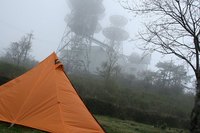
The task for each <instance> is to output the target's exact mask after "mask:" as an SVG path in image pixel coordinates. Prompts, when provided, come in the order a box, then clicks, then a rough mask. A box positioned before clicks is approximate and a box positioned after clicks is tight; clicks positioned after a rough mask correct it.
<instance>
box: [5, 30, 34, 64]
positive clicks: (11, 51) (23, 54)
mask: <svg viewBox="0 0 200 133" xmlns="http://www.w3.org/2000/svg"><path fill="white" fill-rule="evenodd" d="M32 38H33V34H32V33H30V34H27V35H26V36H23V37H22V38H21V39H20V41H18V42H12V43H11V45H10V47H9V48H8V49H7V50H6V55H5V57H4V60H6V61H7V62H10V63H13V64H16V65H24V64H25V63H26V61H27V59H28V57H29V53H30V51H31V41H32Z"/></svg>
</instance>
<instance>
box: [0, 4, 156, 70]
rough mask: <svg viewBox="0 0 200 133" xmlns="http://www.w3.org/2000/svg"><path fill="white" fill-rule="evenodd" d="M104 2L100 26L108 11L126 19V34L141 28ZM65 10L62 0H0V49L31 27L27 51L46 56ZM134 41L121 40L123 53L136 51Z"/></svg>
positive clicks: (60, 29) (60, 31) (57, 40)
mask: <svg viewBox="0 0 200 133" xmlns="http://www.w3.org/2000/svg"><path fill="white" fill-rule="evenodd" d="M104 6H105V9H106V11H105V15H106V16H105V17H104V20H102V25H103V27H106V26H107V25H109V20H108V18H109V16H110V15H115V14H119V15H123V16H125V17H127V18H128V20H129V23H128V25H127V26H126V30H127V31H128V32H129V34H130V38H134V37H135V34H136V33H137V32H138V31H139V30H141V29H142V28H143V27H142V24H141V22H142V21H143V20H142V19H141V18H139V19H138V18H135V17H134V16H132V15H131V14H130V13H128V12H127V11H126V10H124V9H123V8H122V7H121V6H120V5H119V3H118V2H117V0H104ZM67 13H69V8H68V7H67V3H66V2H65V0H0V53H2V52H3V51H4V48H7V47H8V46H9V44H10V43H11V42H14V41H19V40H20V38H21V37H22V36H23V35H25V34H26V33H30V32H31V31H33V34H34V40H33V43H32V46H33V47H32V53H31V54H32V55H33V56H34V57H35V59H37V60H39V61H40V60H42V59H44V58H46V57H47V56H48V55H49V54H51V53H52V52H53V51H56V49H57V47H58V45H59V43H60V40H61V37H62V34H63V32H64V28H65V25H66V23H65V21H64V18H65V15H66V14H67ZM99 40H101V39H99ZM102 41H103V40H102ZM134 43H136V42H134ZM134 43H125V44H124V48H123V50H124V53H125V54H130V53H131V52H133V51H136V52H137V51H138V50H137V48H136V47H135V45H134ZM159 57H160V56H159V55H158V54H154V55H153V56H152V61H151V64H152V66H153V65H154V64H156V63H157V62H158V60H160V58H159ZM152 68H153V67H152Z"/></svg>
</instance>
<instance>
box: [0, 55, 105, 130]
mask: <svg viewBox="0 0 200 133" xmlns="http://www.w3.org/2000/svg"><path fill="white" fill-rule="evenodd" d="M0 121H5V122H9V123H13V124H19V125H24V126H28V127H32V128H36V129H40V130H43V131H47V132H51V133H104V130H103V129H102V128H101V126H100V125H99V124H98V122H97V121H96V120H95V118H94V117H93V116H92V115H91V113H90V112H89V111H88V109H87V108H86V107H85V105H84V103H83V102H82V100H81V99H80V97H79V96H78V94H77V92H76V91H75V89H74V88H73V86H72V84H71V83H70V81H69V79H68V78H67V76H66V74H65V72H64V70H63V66H62V64H61V63H60V62H59V61H58V58H57V56H56V54H55V53H52V54H51V55H50V56H49V57H47V58H46V59H45V60H43V61H42V62H41V63H39V64H38V65H37V66H36V67H35V68H33V69H31V70H30V71H28V72H27V73H25V74H23V75H22V76H20V77H18V78H16V79H14V80H12V81H10V82H8V83H6V84H4V85H2V86H0Z"/></svg>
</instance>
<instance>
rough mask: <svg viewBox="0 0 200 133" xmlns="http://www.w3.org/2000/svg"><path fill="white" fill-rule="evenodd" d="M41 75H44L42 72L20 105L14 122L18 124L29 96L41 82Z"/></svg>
mask: <svg viewBox="0 0 200 133" xmlns="http://www.w3.org/2000/svg"><path fill="white" fill-rule="evenodd" d="M45 68H46V67H44V69H45ZM41 77H42V74H40V76H39V78H38V80H37V81H36V82H35V84H34V86H33V87H32V88H31V89H30V91H29V94H28V95H27V98H26V99H25V101H24V103H23V105H22V106H21V107H20V109H19V111H18V113H17V115H16V118H15V119H14V121H13V123H14V124H17V119H18V118H19V114H20V113H21V111H22V109H23V107H24V106H25V104H26V103H27V101H28V99H29V96H30V95H31V93H32V92H33V89H34V88H35V87H36V84H37V83H38V82H39V80H40V79H41Z"/></svg>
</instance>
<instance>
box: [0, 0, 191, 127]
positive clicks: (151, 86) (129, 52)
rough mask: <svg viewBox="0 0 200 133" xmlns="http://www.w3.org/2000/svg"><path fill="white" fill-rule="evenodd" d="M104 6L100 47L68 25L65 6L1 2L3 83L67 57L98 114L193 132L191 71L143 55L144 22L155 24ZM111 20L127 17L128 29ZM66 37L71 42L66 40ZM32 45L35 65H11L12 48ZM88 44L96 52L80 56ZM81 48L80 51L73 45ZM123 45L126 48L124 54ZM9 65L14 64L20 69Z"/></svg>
mask: <svg viewBox="0 0 200 133" xmlns="http://www.w3.org/2000/svg"><path fill="white" fill-rule="evenodd" d="M68 1H70V0H68ZM72 1H73V0H71V2H72ZM74 1H75V0H74ZM76 1H81V0H76ZM86 1H87V0H86ZM100 1H101V0H100ZM102 5H103V7H104V9H105V10H104V12H103V13H102V17H100V19H99V20H98V22H99V24H100V25H101V28H100V32H98V33H94V34H93V33H92V35H91V36H90V37H91V38H93V39H96V40H93V41H94V42H90V39H91V38H89V39H88V36H87V35H85V34H84V35H83V36H84V37H85V38H86V39H85V38H84V37H83V38H82V32H81V31H77V33H76V32H75V30H76V29H73V24H74V25H75V27H76V26H77V25H78V24H77V23H76V22H71V25H70V22H69V20H70V19H68V18H70V17H73V15H74V14H73V12H72V9H73V8H72V7H70V6H69V5H68V2H66V0H59V1H56V0H17V1H11V0H0V16H1V17H0V56H1V58H0V59H1V60H2V62H1V60H0V66H2V68H1V67H0V68H1V69H0V76H4V77H6V79H5V81H8V80H10V79H13V78H15V77H17V76H19V75H20V74H23V73H24V72H26V71H28V70H29V69H30V68H32V67H33V66H35V65H36V64H37V63H38V62H39V61H41V60H43V59H44V58H46V57H47V56H48V55H50V54H51V53H52V52H54V51H57V52H58V51H59V50H61V51H59V52H58V55H59V56H60V58H61V60H62V62H63V64H64V66H65V67H66V68H65V69H66V71H67V72H68V74H69V77H70V79H71V81H72V83H73V84H74V85H75V88H76V89H77V91H78V92H79V94H80V95H81V97H82V98H83V100H84V102H85V103H86V105H87V106H88V107H89V109H90V110H91V111H92V113H94V114H98V115H106V116H109V117H117V118H120V119H125V120H134V121H137V122H142V123H146V124H150V125H154V126H155V127H159V128H161V127H163V126H164V128H166V127H167V126H169V127H176V128H187V127H188V125H189V124H188V123H189V114H190V111H191V108H192V105H193V98H194V95H193V92H194V86H195V85H194V84H195V82H194V79H193V77H192V75H193V73H192V71H191V70H190V68H189V66H187V65H186V64H185V63H184V62H183V61H181V60H180V59H177V58H176V57H173V56H163V55H161V54H159V53H156V52H154V53H152V52H144V51H142V50H140V49H139V48H138V47H140V43H141V40H138V32H140V31H143V30H145V29H144V22H148V20H150V19H151V18H148V17H146V18H142V17H140V16H136V15H133V14H132V13H131V12H129V11H128V10H125V9H124V8H123V7H122V5H120V3H119V2H118V0H103V1H102ZM69 14H71V15H72V16H69ZM112 16H114V17H113V20H115V19H118V20H119V18H122V20H121V22H122V23H123V21H125V22H124V23H126V20H127V23H126V24H124V25H123V24H122V25H123V26H121V27H120V26H119V25H120V24H119V23H120V22H119V23H118V25H117V24H116V23H117V21H116V23H115V21H112V20H110V18H111V17H112ZM76 24H77V25H76ZM115 24H116V25H115ZM113 25H114V26H116V27H114V26H113ZM70 26H71V27H70ZM86 27H87V26H86ZM119 29H121V30H119ZM73 30H74V31H73ZM112 30H114V31H115V30H116V31H119V33H120V32H121V33H123V34H122V35H121V36H123V35H124V39H123V37H122V38H120V37H119V38H116V36H114V35H113V34H112V32H111V31H112ZM68 31H70V34H68ZM71 31H72V32H71ZM79 32H80V33H79ZM30 33H32V34H30ZM80 34H81V35H80ZM86 34H89V33H86ZM30 35H31V36H30ZM32 35H33V36H32ZM65 35H67V36H66V37H65V39H66V40H65V41H63V37H64V36H65ZM68 35H70V36H69V37H68ZM112 35H113V36H112ZM23 36H24V38H22V37H23ZM71 36H72V37H71ZM112 37H113V38H112ZM30 38H31V39H30ZM74 38H75V39H74ZM67 39H71V42H70V43H69V45H67V46H66V47H65V49H64V48H63V49H60V48H62V46H65V45H66V44H68V40H67ZM84 39H85V40H84ZM87 39H88V40H89V41H88V40H87ZM120 39H121V40H120ZM30 40H31V49H30V56H31V58H30V59H29V58H27V60H28V61H27V62H25V58H26V57H28V56H27V55H26V54H25V57H24V60H23V61H24V62H23V61H22V62H21V63H20V61H18V62H17V63H16V62H15V60H14V61H13V59H10V60H9V58H7V57H8V56H7V55H9V54H12V53H14V52H15V47H14V44H20V43H22V44H23V42H25V43H26V44H29V43H30ZM80 40H81V41H80ZM116 40H117V41H116ZM78 41H80V42H81V43H80V42H78ZM87 41H88V42H89V45H90V46H92V47H89V48H91V49H90V50H91V51H90V52H91V53H89V55H87V54H88V53H87V52H88V51H86V53H84V52H85V51H84V49H82V50H83V53H81V52H79V51H78V52H77V55H76V52H74V51H75V50H79V48H80V47H81V48H82V46H81V45H82V44H84V43H86V44H85V45H84V46H87V43H88V42H87ZM13 42H15V43H13ZM66 42H67V43H66ZM77 42H78V43H79V44H78V43H77ZM96 42H98V43H96ZM76 43H77V46H73V45H74V44H76ZM11 44H13V45H11ZM100 44H101V45H100ZM104 44H106V45H107V44H108V45H109V47H107V46H103V45H104ZM118 45H121V47H120V48H118ZM74 49H75V50H74ZM73 50H74V51H73ZM120 50H122V51H120ZM96 51H99V52H96ZM28 52H29V48H28ZM78 54H79V55H78ZM68 55H70V56H69V57H68ZM71 55H73V56H71ZM84 56H88V57H86V58H85V57H84ZM116 58H117V59H116ZM32 59H33V60H32ZM88 60H89V62H87V61H88ZM124 60H125V61H124ZM6 61H7V62H6ZM9 61H10V62H12V61H13V62H14V65H13V64H12V63H13V62H12V63H11V64H9V63H10V62H9ZM5 62H6V63H5ZM30 62H31V63H30ZM23 63H24V64H23ZM26 63H27V64H28V63H29V66H28V65H27V64H26ZM81 63H83V64H84V65H85V66H81V65H83V64H81ZM87 63H88V66H87ZM109 63H110V64H109ZM89 64H90V66H89ZM20 65H22V66H20ZM23 65H24V66H23ZM79 65H80V67H79ZM109 65H110V68H109ZM27 66H28V67H27ZM76 66H78V67H76ZM81 67H85V68H81ZM10 70H11V71H10ZM7 78H8V79H7ZM189 92H192V93H189Z"/></svg>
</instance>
